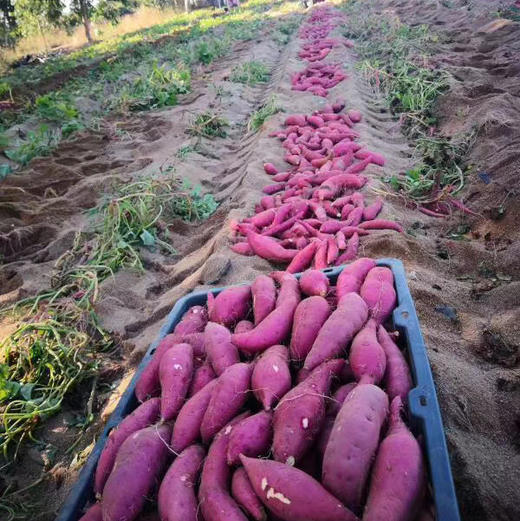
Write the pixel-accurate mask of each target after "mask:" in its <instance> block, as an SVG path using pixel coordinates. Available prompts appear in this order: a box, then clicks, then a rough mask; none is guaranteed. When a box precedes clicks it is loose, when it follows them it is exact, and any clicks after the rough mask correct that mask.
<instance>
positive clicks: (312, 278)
mask: <svg viewBox="0 0 520 521" xmlns="http://www.w3.org/2000/svg"><path fill="white" fill-rule="evenodd" d="M300 289H301V291H302V293H303V294H304V295H308V296H309V297H311V296H313V295H317V296H320V297H325V296H326V295H327V293H328V291H329V279H328V278H327V275H325V273H323V271H319V270H307V271H304V272H303V274H302V276H301V278H300Z"/></svg>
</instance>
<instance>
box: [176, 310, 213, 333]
mask: <svg viewBox="0 0 520 521" xmlns="http://www.w3.org/2000/svg"><path fill="white" fill-rule="evenodd" d="M207 322H208V312H207V311H206V308H205V307H204V306H193V307H191V308H190V309H188V311H186V313H184V316H183V317H182V319H181V321H180V322H179V323H178V324H177V325H176V326H175V329H174V330H173V332H174V333H175V334H177V335H187V334H189V333H200V332H202V331H204V328H205V327H206V324H207Z"/></svg>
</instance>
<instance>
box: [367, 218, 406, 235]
mask: <svg viewBox="0 0 520 521" xmlns="http://www.w3.org/2000/svg"><path fill="white" fill-rule="evenodd" d="M359 227H360V228H363V229H364V230H395V231H396V232H400V233H403V231H404V230H403V227H402V226H401V225H400V224H399V223H396V222H395V221H388V220H386V219H374V220H373V221H365V222H363V223H361V224H360V225H359Z"/></svg>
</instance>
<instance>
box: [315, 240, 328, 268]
mask: <svg viewBox="0 0 520 521" xmlns="http://www.w3.org/2000/svg"><path fill="white" fill-rule="evenodd" d="M326 267H327V241H326V240H322V241H321V243H320V244H319V246H318V248H317V250H316V254H315V255H314V268H315V269H316V270H323V269H325V268H326Z"/></svg>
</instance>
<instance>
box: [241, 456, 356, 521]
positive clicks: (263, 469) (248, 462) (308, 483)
mask: <svg viewBox="0 0 520 521" xmlns="http://www.w3.org/2000/svg"><path fill="white" fill-rule="evenodd" d="M240 460H241V461H242V464H243V465H244V468H245V470H246V473H247V477H248V478H249V482H250V483H251V486H252V487H253V490H254V491H255V494H256V495H257V497H259V498H260V500H261V501H262V503H263V504H264V505H265V506H266V507H267V508H268V509H269V510H270V511H271V512H272V513H273V514H274V515H275V516H276V517H277V518H279V519H283V520H284V521H357V517H356V516H355V515H354V514H353V513H352V512H350V511H349V510H348V509H346V508H345V507H344V506H343V505H342V504H341V503H340V502H339V501H338V500H337V499H336V498H335V497H334V496H333V495H332V494H330V493H329V492H327V491H326V490H325V489H324V488H323V487H322V486H321V485H320V483H319V482H318V481H316V480H315V479H313V478H312V477H311V476H309V475H308V474H306V473H305V472H303V471H302V470H299V469H295V468H294V467H291V466H290V465H285V464H284V463H278V462H276V461H270V460H265V459H254V458H248V457H246V456H241V457H240Z"/></svg>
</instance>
